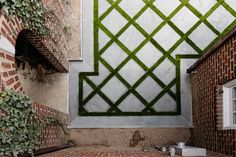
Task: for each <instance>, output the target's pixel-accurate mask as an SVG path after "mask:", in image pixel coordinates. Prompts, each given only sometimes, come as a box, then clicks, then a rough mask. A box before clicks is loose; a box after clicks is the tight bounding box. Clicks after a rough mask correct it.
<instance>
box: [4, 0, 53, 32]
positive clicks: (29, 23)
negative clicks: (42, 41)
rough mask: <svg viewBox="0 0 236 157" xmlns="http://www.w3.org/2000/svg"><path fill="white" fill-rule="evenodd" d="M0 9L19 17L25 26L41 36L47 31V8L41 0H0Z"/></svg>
mask: <svg viewBox="0 0 236 157" xmlns="http://www.w3.org/2000/svg"><path fill="white" fill-rule="evenodd" d="M0 9H1V10H2V11H3V12H4V13H5V14H6V15H7V16H9V17H11V16H18V17H20V18H21V19H22V22H23V25H24V27H25V28H31V29H33V30H35V31H36V32H37V33H38V34H40V35H42V36H45V35H47V34H48V32H49V28H48V27H47V25H46V14H47V9H46V7H45V6H44V5H43V2H42V0H0Z"/></svg>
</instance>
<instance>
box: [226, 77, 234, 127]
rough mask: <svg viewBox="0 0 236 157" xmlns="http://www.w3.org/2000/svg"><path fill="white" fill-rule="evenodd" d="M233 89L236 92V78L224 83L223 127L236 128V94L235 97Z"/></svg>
mask: <svg viewBox="0 0 236 157" xmlns="http://www.w3.org/2000/svg"><path fill="white" fill-rule="evenodd" d="M233 90H235V92H236V79H235V80H232V81H230V82H228V83H226V84H224V85H223V129H225V130H229V129H236V123H235V124H234V121H233V118H234V111H233V105H234V104H233V102H234V101H235V102H236V96H235V98H233Z"/></svg>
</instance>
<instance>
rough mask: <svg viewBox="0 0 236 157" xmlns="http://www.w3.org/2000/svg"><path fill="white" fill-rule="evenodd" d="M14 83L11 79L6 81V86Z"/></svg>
mask: <svg viewBox="0 0 236 157" xmlns="http://www.w3.org/2000/svg"><path fill="white" fill-rule="evenodd" d="M14 81H15V80H14V78H11V79H9V80H7V86H9V85H11V84H13V83H14Z"/></svg>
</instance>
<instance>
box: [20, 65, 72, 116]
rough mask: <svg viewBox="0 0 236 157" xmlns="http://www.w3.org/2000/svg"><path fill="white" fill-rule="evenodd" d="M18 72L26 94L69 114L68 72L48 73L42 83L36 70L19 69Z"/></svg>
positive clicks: (34, 99)
mask: <svg viewBox="0 0 236 157" xmlns="http://www.w3.org/2000/svg"><path fill="white" fill-rule="evenodd" d="M17 73H18V76H19V79H20V82H21V84H22V86H23V88H24V92H25V94H26V95H28V96H30V98H31V99H32V100H33V101H35V102H37V103H39V104H45V105H47V106H49V107H51V108H53V109H55V110H58V111H60V112H63V113H67V114H68V97H67V92H68V74H65V73H55V74H50V75H46V78H45V82H44V83H42V82H40V81H39V80H38V78H37V73H36V71H35V70H31V71H28V70H21V69H18V71H17Z"/></svg>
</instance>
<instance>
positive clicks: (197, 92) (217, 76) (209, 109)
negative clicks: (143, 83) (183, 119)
mask: <svg viewBox="0 0 236 157" xmlns="http://www.w3.org/2000/svg"><path fill="white" fill-rule="evenodd" d="M235 69H236V34H234V35H233V36H231V37H230V38H228V39H227V40H226V41H225V42H224V43H223V44H222V45H221V46H219V47H218V48H217V49H216V50H215V52H214V53H212V54H211V55H210V56H209V57H207V58H206V59H205V60H203V62H202V63H200V64H199V65H198V66H197V67H196V68H195V70H194V73H192V94H193V123H194V129H193V135H192V136H193V143H194V144H195V145H196V146H199V147H205V148H207V149H208V150H210V151H214V152H218V153H222V154H227V155H234V156H236V152H235V151H236V130H222V129H220V128H222V125H221V123H222V115H221V114H222V94H220V88H221V86H220V85H223V84H225V83H227V82H229V81H230V80H232V79H235V78H236V76H235V72H236V71H235Z"/></svg>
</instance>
